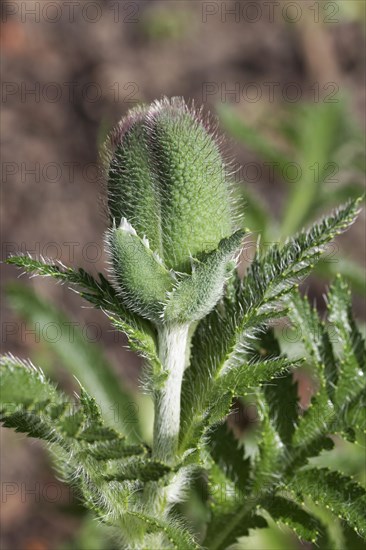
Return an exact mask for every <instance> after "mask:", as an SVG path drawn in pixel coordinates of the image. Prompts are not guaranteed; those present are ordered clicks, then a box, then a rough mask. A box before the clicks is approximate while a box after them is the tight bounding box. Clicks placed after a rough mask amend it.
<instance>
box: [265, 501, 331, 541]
mask: <svg viewBox="0 0 366 550" xmlns="http://www.w3.org/2000/svg"><path fill="white" fill-rule="evenodd" d="M263 507H264V508H265V509H266V510H267V512H269V513H270V515H271V516H272V518H273V519H274V520H275V521H278V522H281V523H283V524H284V525H287V526H288V527H290V529H292V530H293V531H294V532H295V533H296V535H297V536H298V537H299V538H300V539H302V540H306V541H309V542H315V541H316V539H317V538H318V536H319V535H320V534H321V533H322V532H323V530H324V527H323V526H322V525H321V523H320V522H319V520H318V519H317V518H316V517H314V516H313V515H311V514H310V513H309V512H307V511H305V510H304V509H303V508H301V507H300V506H298V505H297V504H296V502H294V501H293V500H288V499H286V498H284V497H281V496H272V497H270V498H268V500H267V501H265V502H264V506H263Z"/></svg>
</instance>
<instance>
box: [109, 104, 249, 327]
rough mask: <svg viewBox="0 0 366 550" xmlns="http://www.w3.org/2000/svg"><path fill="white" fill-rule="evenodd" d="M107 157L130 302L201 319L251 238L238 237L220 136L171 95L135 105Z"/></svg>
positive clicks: (164, 315) (174, 318)
mask: <svg viewBox="0 0 366 550" xmlns="http://www.w3.org/2000/svg"><path fill="white" fill-rule="evenodd" d="M107 153H108V165H107V178H108V186H107V188H108V205H109V211H110V217H111V225H112V228H111V229H110V231H109V233H108V247H109V250H110V254H111V260H112V270H113V275H114V279H115V281H116V284H117V285H118V288H119V289H120V291H121V295H122V297H123V299H124V301H125V303H126V305H127V306H128V307H130V308H131V309H132V310H133V311H135V312H137V313H139V314H140V315H142V316H144V317H147V318H150V319H152V320H154V321H158V322H164V321H171V322H184V321H187V322H189V321H191V320H194V319H196V318H200V317H201V316H202V315H205V314H206V313H207V312H208V311H209V310H210V309H211V308H212V307H213V306H214V305H215V303H216V302H217V300H218V299H219V298H220V296H221V293H222V289H223V285H224V282H225V277H226V264H227V263H228V261H229V260H230V259H231V257H232V256H233V254H234V253H235V252H236V250H237V249H238V246H239V244H240V240H241V238H242V232H237V233H235V234H234V235H233V236H232V233H233V225H234V224H233V213H232V204H231V200H230V187H229V184H228V176H227V173H226V168H225V164H224V162H223V159H222V156H221V153H220V148H219V145H218V143H217V141H216V139H215V137H214V135H213V133H212V132H211V131H210V130H209V129H208V127H207V124H205V122H204V121H203V120H202V118H201V117H200V114H199V113H197V112H195V111H194V110H193V109H191V108H189V107H188V106H187V105H186V104H185V103H184V101H183V100H182V99H180V98H173V99H171V100H168V99H163V100H162V101H158V102H155V103H153V104H152V105H151V106H149V107H138V108H136V109H133V110H132V111H130V112H129V113H128V115H127V117H126V118H125V119H123V120H122V121H121V123H120V124H119V126H118V127H117V128H116V130H114V132H113V133H112V135H111V137H110V140H109V144H108V146H107ZM133 264H134V266H133ZM179 296H182V300H181V302H179V301H178V297H179ZM189 296H191V299H190V298H189ZM183 297H184V299H183ZM172 300H174V303H172ZM188 302H190V303H189V304H188Z"/></svg>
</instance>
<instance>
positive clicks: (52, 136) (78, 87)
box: [1, 0, 365, 550]
mask: <svg viewBox="0 0 366 550" xmlns="http://www.w3.org/2000/svg"><path fill="white" fill-rule="evenodd" d="M21 4H23V7H22V5H21ZM70 4H75V7H74V9H72V10H71V7H70ZM268 4H271V3H268V2H262V1H259V0H258V1H255V2H253V1H252V2H247V1H244V0H243V1H241V2H233V1H226V2H220V1H218V2H201V1H197V2H194V1H184V0H180V1H174V0H165V1H160V0H156V1H154V0H150V1H147V2H145V1H141V2H140V1H137V0H134V1H129V2H118V1H117V2H110V1H105V2H103V1H101V0H100V1H99V2H88V1H81V2H74V3H70V2H69V3H67V2H63V1H54V2H48V1H47V0H45V1H42V2H33V0H27V2H25V3H24V2H23V3H21V2H5V3H4V4H3V6H2V31H1V39H2V44H1V61H2V96H3V97H2V117H1V125H2V128H1V134H2V162H3V169H2V181H3V195H2V203H1V222H2V243H3V244H2V254H3V257H5V256H7V255H8V254H9V253H15V252H19V251H21V252H25V251H30V252H31V253H32V254H36V255H39V254H43V255H44V256H48V257H53V258H57V259H59V260H61V261H62V262H64V263H65V264H67V265H75V266H80V267H84V268H85V269H87V270H89V271H92V272H93V273H95V272H97V271H105V268H106V264H105V257H104V255H103V253H102V245H103V232H104V230H105V228H106V218H105V215H104V214H103V209H102V208H101V206H100V202H101V201H100V185H99V181H98V171H97V168H96V163H97V162H98V148H99V145H100V144H101V143H102V141H103V139H104V137H105V135H106V133H107V132H108V130H109V129H110V128H111V127H112V126H113V125H114V124H115V123H116V122H117V121H118V120H119V119H120V118H121V116H122V115H124V114H125V113H126V111H127V110H128V109H129V108H131V107H132V106H133V105H135V104H136V103H138V102H150V101H152V100H154V99H156V98H160V97H161V96H162V95H167V96H173V95H182V96H184V97H185V98H186V99H187V100H194V101H195V103H196V104H197V105H201V104H204V105H205V109H210V110H211V111H213V112H214V113H215V112H217V109H218V107H222V106H223V105H224V106H230V109H232V111H233V113H234V114H235V117H238V119H241V120H243V121H245V122H246V123H247V124H251V125H253V126H257V127H261V126H263V127H264V126H265V125H264V123H263V121H266V120H273V119H276V117H278V116H280V113H281V112H283V111H284V110H286V109H287V107H288V106H289V103H292V104H293V103H294V101H293V97H294V96H293V95H291V94H292V93H293V90H294V88H292V89H291V85H292V84H293V83H295V85H296V89H297V90H299V89H300V90H301V101H307V102H310V103H318V102H322V101H323V100H324V97H327V94H328V97H329V94H330V93H333V92H334V93H335V95H334V96H331V97H336V98H338V97H341V96H342V97H343V96H344V97H346V98H347V109H348V115H347V116H349V117H350V118H352V117H353V119H354V120H355V122H356V124H359V126H360V129H361V131H363V130H364V128H362V126H364V121H365V3H364V2H363V1H356V2H353V1H351V0H344V1H343V2H328V3H327V4H328V7H327V8H325V7H324V3H323V2H315V7H316V6H318V9H319V13H318V14H317V13H316V12H315V11H314V8H313V9H312V8H311V6H314V2H307V1H306V0H305V1H297V2H292V3H289V2H281V3H280V2H274V3H273V4H275V5H274V6H272V8H273V11H272V8H271V10H270V9H269V7H268ZM288 4H293V6H292V7H291V6H290V7H289V6H288ZM24 5H26V10H25V8H24ZM47 5H48V7H47ZM329 5H330V6H331V7H329ZM238 6H239V7H238ZM332 7H333V8H334V11H333V9H332ZM295 9H300V10H301V16H300V17H299V16H298V12H296V11H294V10H295ZM22 10H23V11H22ZM24 10H25V11H24ZM32 10H36V15H32V14H31V12H32ZM70 10H71V11H70ZM231 10H233V14H232V13H231ZM259 10H260V11H259ZM284 10H285V11H284ZM258 14H261V15H260V17H258ZM317 15H318V19H317ZM250 83H255V84H256V85H257V88H256V89H257V90H258V86H259V89H260V90H261V94H262V95H261V97H259V96H258V100H256V101H254V100H253V97H255V93H254V92H255V89H250V87H249V86H248V85H249V84H250ZM268 83H275V88H274V96H273V98H270V96H269V89H270V86H269V84H268ZM329 83H333V87H329V86H328V88H327V85H329ZM315 84H316V86H318V88H319V91H320V93H319V98H316V96H314V93H315V92H314V90H316V89H317V88H316V86H315ZM334 86H335V87H334ZM253 90H254V91H253ZM284 90H285V91H286V93H285V94H284V93H283V91H284ZM287 92H288V93H287ZM253 94H254V95H253ZM286 94H287V95H286ZM289 98H290V99H289ZM298 102H300V99H299V100H298ZM272 138H274V140H275V141H276V140H277V139H278V140H281V137H280V136H276V135H274V136H272ZM230 151H231V154H232V155H233V156H234V157H235V158H236V160H237V161H238V163H239V164H241V165H247V164H248V163H251V162H253V163H259V165H260V166H261V167H262V172H261V176H260V177H259V178H258V179H257V181H255V182H254V183H253V182H248V181H244V182H243V184H242V185H243V186H248V188H250V187H252V189H253V191H254V192H255V194H256V195H258V196H259V197H260V198H261V200H262V201H263V202H264V203H265V204H266V205H267V206H269V208H270V210H271V213H272V214H273V216H274V217H277V218H278V217H280V212H281V207H282V204H283V200H284V198H283V197H284V189H285V185H284V183H283V181H281V178H280V177H274V178H273V177H269V174H268V171H266V167H265V165H264V164H263V163H261V160H260V159H259V158H258V156H257V155H256V153H255V152H253V150H252V149H251V148H250V147H247V146H246V145H245V144H244V143H242V142H241V143H239V142H238V141H236V140H235V139H234V138H233V140H232V142H231V144H230ZM361 184H363V182H362V181H361ZM329 193H332V187H330V189H329ZM364 231H365V217H364V213H363V214H362V215H361V217H360V220H359V221H358V222H357V223H356V224H355V225H354V226H353V227H352V229H351V230H350V231H349V232H348V233H347V234H346V235H345V236H344V237H342V238H341V239H339V242H338V245H339V248H340V249H339V251H337V255H342V254H344V255H346V256H347V257H348V258H351V259H353V260H355V261H356V262H357V263H358V265H359V266H361V267H362V266H363V267H364V265H365V264H364V262H365V235H364ZM17 275H18V273H16V272H15V270H14V268H13V267H11V266H2V284H3V285H4V286H6V285H7V284H8V283H9V282H10V281H12V280H14V278H16V276H17ZM22 282H23V284H25V285H31V287H32V288H34V289H35V290H36V291H37V293H39V295H40V296H42V297H43V298H45V299H47V300H50V301H51V302H52V303H53V304H56V305H57V306H58V307H59V308H60V309H61V310H62V311H63V312H64V313H66V314H67V315H68V317H70V319H71V320H72V321H73V322H74V323H76V324H77V326H78V327H79V328H81V329H82V330H83V331H85V334H86V335H87V338H88V339H89V340H90V341H91V342H92V343H93V342H95V345H97V344H98V345H101V346H103V348H104V350H105V354H106V355H107V357H108V359H109V360H110V361H111V362H112V364H113V365H114V368H115V371H116V373H118V375H119V376H120V377H121V379H123V381H124V383H125V384H126V385H128V386H130V387H132V388H134V387H135V386H136V385H137V383H138V375H139V369H140V361H139V360H138V359H137V358H136V357H135V356H134V355H133V354H132V353H130V352H129V351H127V350H126V349H125V348H124V347H123V346H124V344H125V341H124V339H123V338H122V337H118V338H117V337H116V334H115V333H114V332H113V331H112V330H111V328H110V325H109V322H108V320H107V319H106V318H105V317H104V316H103V314H102V313H101V312H96V311H94V310H91V309H88V308H81V307H80V305H81V300H80V298H79V297H78V296H76V295H75V294H74V293H72V292H70V291H69V290H68V289H67V288H66V287H65V286H61V285H55V284H54V283H53V282H49V281H47V280H43V279H42V280H41V279H40V278H34V279H31V280H29V279H28V278H27V277H24V278H23V279H22ZM307 287H308V290H309V293H310V295H311V296H312V297H314V299H317V300H318V302H319V303H320V305H321V304H322V303H323V298H322V296H323V293H324V291H325V289H326V281H324V279H320V278H317V277H313V278H312V279H311V280H310V281H309V282H307ZM364 308H365V299H364V297H363V296H362V294H361V293H359V294H357V293H356V295H355V311H356V314H357V316H358V318H359V319H360V320H365V312H364ZM1 312H2V320H3V332H2V346H3V348H4V351H9V350H10V351H11V352H12V353H14V354H16V355H19V356H20V357H31V358H32V359H34V361H38V362H39V364H41V365H42V366H45V368H46V369H47V370H48V371H49V372H50V373H52V376H53V377H54V378H57V379H58V380H59V382H60V383H61V384H62V385H63V386H64V387H65V388H66V389H69V390H72V389H73V388H74V387H75V385H74V383H73V381H72V378H71V377H70V376H69V375H68V374H67V373H66V371H65V370H64V369H63V368H62V367H61V366H60V365H58V364H57V363H56V364H52V366H47V360H48V359H49V355H48V352H47V349H46V348H45V347H44V346H43V344H42V342H40V341H39V340H40V338H39V334H37V326H34V324H28V325H27V324H26V323H25V322H24V321H23V320H22V319H20V318H19V316H18V314H17V313H16V312H15V311H14V310H13V309H12V308H11V307H10V305H9V303H8V302H7V301H6V300H3V302H2V310H1ZM32 331H33V332H32ZM55 373H56V374H55ZM5 432H6V433H5ZM2 442H3V444H2V451H1V461H2V489H3V495H2V518H1V519H2V525H1V548H2V550H10V549H15V550H55V549H58V548H63V547H65V548H66V546H65V545H67V544H72V541H73V540H74V539H75V537H77V536H78V532H79V530H80V528H81V525H82V517H83V514H84V512H83V510H82V509H81V507H79V506H78V504H77V499H75V498H73V495H72V494H71V490H70V489H68V488H65V487H64V486H63V485H62V484H60V483H59V482H58V481H57V480H56V478H55V476H54V474H53V473H52V469H51V465H50V460H49V459H48V457H47V455H46V453H45V452H44V450H43V449H42V447H41V446H40V445H39V444H38V442H33V441H26V440H25V437H23V436H22V435H19V434H14V433H12V432H10V431H5V430H2ZM32 491H33V493H32ZM80 544H81V543H80ZM79 547H81V546H80V545H79ZM85 548H90V547H87V546H86V547H85Z"/></svg>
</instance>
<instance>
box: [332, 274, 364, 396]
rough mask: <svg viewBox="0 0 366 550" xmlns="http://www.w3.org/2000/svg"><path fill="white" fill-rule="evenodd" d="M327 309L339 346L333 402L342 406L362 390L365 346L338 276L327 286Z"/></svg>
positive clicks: (349, 296)
mask: <svg viewBox="0 0 366 550" xmlns="http://www.w3.org/2000/svg"><path fill="white" fill-rule="evenodd" d="M328 309H329V321H330V322H331V323H332V327H334V329H335V332H336V335H337V337H338V340H339V344H340V347H341V353H340V355H341V357H340V361H339V376H338V383H337V386H336V390H335V397H334V400H335V403H336V405H339V406H343V405H344V404H345V402H346V401H348V400H351V399H352V398H354V397H355V396H356V395H357V394H358V393H359V392H360V391H361V390H362V388H364V387H365V384H366V381H365V374H366V347H365V343H364V341H363V338H362V336H361V334H360V332H359V331H358V329H357V327H356V325H355V323H354V321H353V318H352V312H351V293H350V289H349V287H348V285H347V284H346V282H345V281H344V280H343V279H342V278H341V277H338V278H337V279H336V280H335V282H334V283H333V284H332V286H331V287H330V290H329V293H328Z"/></svg>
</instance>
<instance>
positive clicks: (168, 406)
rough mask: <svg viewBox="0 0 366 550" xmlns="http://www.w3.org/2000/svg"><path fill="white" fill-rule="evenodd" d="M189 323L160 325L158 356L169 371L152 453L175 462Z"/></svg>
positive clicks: (157, 414) (161, 395)
mask: <svg viewBox="0 0 366 550" xmlns="http://www.w3.org/2000/svg"><path fill="white" fill-rule="evenodd" d="M188 330H189V325H188V324H185V325H174V326H171V325H166V326H163V327H161V328H160V329H159V341H158V344H159V358H160V361H161V364H162V365H163V369H164V371H165V372H166V374H167V378H166V380H165V382H164V386H163V387H162V388H161V389H160V390H159V391H158V392H157V395H156V399H155V420H154V443H153V457H154V458H155V459H157V460H162V461H164V462H167V463H171V462H174V460H175V458H176V454H177V449H178V437H179V425H180V400H181V389H182V379H183V373H184V366H185V359H186V348H187V341H188Z"/></svg>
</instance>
